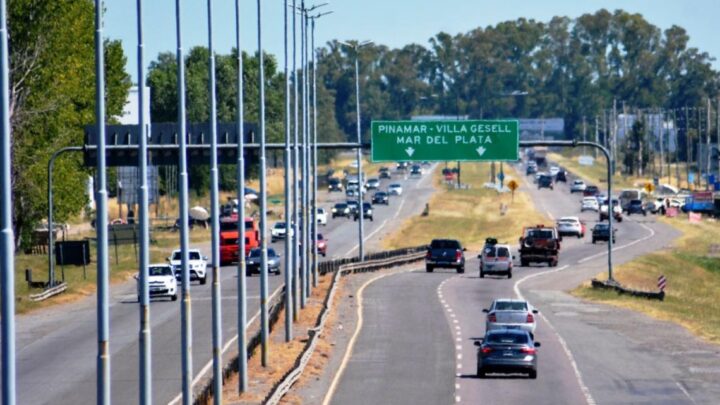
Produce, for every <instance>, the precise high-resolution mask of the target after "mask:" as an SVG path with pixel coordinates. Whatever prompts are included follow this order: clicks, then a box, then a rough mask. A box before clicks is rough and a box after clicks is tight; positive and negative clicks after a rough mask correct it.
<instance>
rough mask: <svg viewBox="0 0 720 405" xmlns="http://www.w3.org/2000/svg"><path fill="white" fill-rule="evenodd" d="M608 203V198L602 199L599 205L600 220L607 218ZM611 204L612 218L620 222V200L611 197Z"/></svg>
mask: <svg viewBox="0 0 720 405" xmlns="http://www.w3.org/2000/svg"><path fill="white" fill-rule="evenodd" d="M608 204H609V203H608V200H607V199H605V200H604V201H603V203H602V205H600V221H601V222H602V221H605V220H606V219H608V211H609V210H608ZM612 205H613V208H612V216H613V218H614V219H615V220H616V221H618V222H622V220H623V216H622V208H620V202H619V201H618V200H617V199H616V198H613V199H612Z"/></svg>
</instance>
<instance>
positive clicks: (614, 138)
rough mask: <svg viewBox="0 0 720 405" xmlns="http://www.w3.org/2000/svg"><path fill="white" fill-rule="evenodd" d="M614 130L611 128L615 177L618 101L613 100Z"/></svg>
mask: <svg viewBox="0 0 720 405" xmlns="http://www.w3.org/2000/svg"><path fill="white" fill-rule="evenodd" d="M611 118H612V128H611V130H610V131H611V132H612V135H611V141H610V142H611V145H610V146H611V149H610V150H611V151H612V164H613V166H612V168H611V169H612V172H613V175H615V166H614V165H615V161H616V160H617V148H616V140H617V99H613V108H612V117H611Z"/></svg>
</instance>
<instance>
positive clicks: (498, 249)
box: [478, 240, 514, 278]
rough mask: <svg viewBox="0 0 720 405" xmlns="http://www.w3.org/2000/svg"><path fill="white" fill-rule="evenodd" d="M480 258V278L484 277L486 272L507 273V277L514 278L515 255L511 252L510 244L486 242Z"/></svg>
mask: <svg viewBox="0 0 720 405" xmlns="http://www.w3.org/2000/svg"><path fill="white" fill-rule="evenodd" d="M489 241H490V242H492V241H491V240H489ZM495 242H497V241H495ZM478 258H479V259H480V278H484V277H485V275H486V274H505V275H507V278H512V267H513V259H514V257H513V255H512V254H510V246H509V245H498V244H493V243H487V242H486V243H485V247H484V248H483V251H482V253H480V254H479V255H478Z"/></svg>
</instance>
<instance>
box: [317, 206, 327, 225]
mask: <svg viewBox="0 0 720 405" xmlns="http://www.w3.org/2000/svg"><path fill="white" fill-rule="evenodd" d="M315 218H316V220H317V223H318V224H319V225H322V226H326V225H327V211H325V208H318V209H317V211H315Z"/></svg>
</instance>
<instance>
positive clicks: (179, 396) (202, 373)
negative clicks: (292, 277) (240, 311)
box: [168, 285, 283, 405]
mask: <svg viewBox="0 0 720 405" xmlns="http://www.w3.org/2000/svg"><path fill="white" fill-rule="evenodd" d="M282 289H283V285H281V286H279V287H278V288H276V289H275V291H273V293H272V294H271V295H270V297H269V298H268V301H272V299H273V297H274V296H275V294H279V293H280V291H282ZM259 317H260V310H258V311H257V312H256V313H255V315H253V317H252V318H250V320H249V321H248V323H247V324H246V325H245V328H247V327H248V326H250V325H252V324H253V322H255V321H256V320H257V319H258V318H259ZM237 340H238V335H237V334H235V336H233V337H232V338H230V340H228V341H227V343H225V346H223V348H222V351H221V352H220V353H222V354H225V352H227V351H228V349H230V346H232V345H233V344H234V343H235V342H237ZM212 365H213V362H212V360H210V361H209V362H207V363H206V364H205V366H204V367H203V368H202V370H200V372H199V373H198V374H197V376H195V378H194V379H193V380H192V386H193V387H194V386H195V384H197V383H198V382H199V381H200V379H201V378H203V377H204V376H205V374H206V373H207V372H208V371H210V369H211V368H212ZM181 400H182V392H181V393H179V394H177V395H176V396H175V398H173V399H172V401H170V402H168V405H175V404H178V403H180V401H181Z"/></svg>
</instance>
